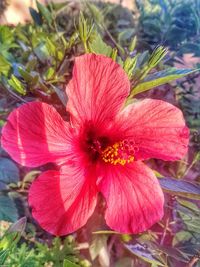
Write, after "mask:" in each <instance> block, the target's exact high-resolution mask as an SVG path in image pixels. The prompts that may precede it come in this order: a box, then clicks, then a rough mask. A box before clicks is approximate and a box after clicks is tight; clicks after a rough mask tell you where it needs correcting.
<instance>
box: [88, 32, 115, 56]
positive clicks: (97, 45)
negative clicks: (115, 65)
mask: <svg viewBox="0 0 200 267" xmlns="http://www.w3.org/2000/svg"><path fill="white" fill-rule="evenodd" d="M88 46H89V49H90V52H92V53H96V54H101V55H105V56H108V57H110V56H111V54H112V47H111V46H109V45H107V44H106V43H104V41H103V40H102V38H101V36H100V34H98V33H95V35H94V37H93V38H92V40H90V42H89V43H88Z"/></svg>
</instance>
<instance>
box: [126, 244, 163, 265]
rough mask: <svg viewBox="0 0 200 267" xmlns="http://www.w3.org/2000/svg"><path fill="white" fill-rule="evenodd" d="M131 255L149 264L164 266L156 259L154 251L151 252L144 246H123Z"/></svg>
mask: <svg viewBox="0 0 200 267" xmlns="http://www.w3.org/2000/svg"><path fill="white" fill-rule="evenodd" d="M124 246H125V247H126V248H127V249H128V250H129V251H130V252H131V253H133V254H134V255H136V256H137V257H139V258H140V259H142V260H144V261H145V262H148V263H151V264H157V265H158V266H165V265H164V264H163V263H161V262H160V261H159V260H158V259H157V258H156V253H155V251H151V250H150V249H149V248H147V247H146V246H143V245H140V244H139V243H137V244H125V245H124Z"/></svg>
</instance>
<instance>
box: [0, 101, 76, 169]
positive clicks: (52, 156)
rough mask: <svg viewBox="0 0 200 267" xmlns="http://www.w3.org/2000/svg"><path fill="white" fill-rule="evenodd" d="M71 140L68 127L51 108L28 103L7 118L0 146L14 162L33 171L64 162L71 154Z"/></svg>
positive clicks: (37, 103)
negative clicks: (39, 167) (45, 165)
mask: <svg viewBox="0 0 200 267" xmlns="http://www.w3.org/2000/svg"><path fill="white" fill-rule="evenodd" d="M71 138H72V137H71V133H70V130H69V126H68V123H67V122H64V121H63V119H62V118H61V116H60V115H59V114H58V112H57V111H56V110H55V109H54V108H53V107H52V106H50V105H48V104H45V103H41V102H31V103H28V104H24V105H22V106H20V107H19V108H17V109H15V110H14V111H13V112H12V113H11V114H10V115H9V117H8V121H7V123H6V125H5V126H4V127H3V130H2V138H1V143H2V146H3V148H4V149H5V150H6V151H7V152H8V154H9V155H10V156H11V157H12V158H13V159H14V160H15V161H17V162H18V163H20V164H22V165H25V166H29V167H35V166H40V165H43V164H45V163H47V162H56V163H61V162H63V161H66V160H67V157H68V156H69V155H70V154H71V153H72V151H71V145H70V142H71Z"/></svg>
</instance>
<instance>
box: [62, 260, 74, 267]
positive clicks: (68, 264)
mask: <svg viewBox="0 0 200 267" xmlns="http://www.w3.org/2000/svg"><path fill="white" fill-rule="evenodd" d="M63 267H78V265H77V264H75V263H73V262H71V261H69V260H64V262H63Z"/></svg>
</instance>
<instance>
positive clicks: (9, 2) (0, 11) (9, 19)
mask: <svg viewBox="0 0 200 267" xmlns="http://www.w3.org/2000/svg"><path fill="white" fill-rule="evenodd" d="M39 2H40V3H42V4H48V3H49V2H54V3H60V2H65V1H64V0H40V1H39ZM66 2H71V3H72V4H75V3H78V2H81V1H77V0H72V1H66ZM103 2H108V1H107V0H105V1H103ZM109 2H111V3H118V4H122V5H123V6H124V7H128V8H133V6H134V4H133V2H134V1H132V0H110V1H109ZM29 7H33V8H35V7H36V4H35V1H34V0H0V23H1V24H14V25H16V24H17V23H25V22H26V21H29V20H30V13H29Z"/></svg>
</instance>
